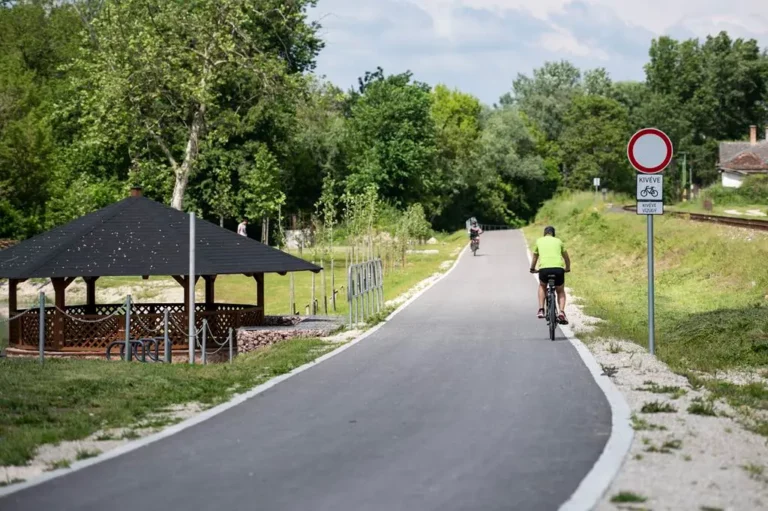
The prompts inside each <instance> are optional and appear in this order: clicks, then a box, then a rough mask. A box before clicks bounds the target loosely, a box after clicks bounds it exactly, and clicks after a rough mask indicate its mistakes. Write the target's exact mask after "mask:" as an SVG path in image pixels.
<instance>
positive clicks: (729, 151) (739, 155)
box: [719, 141, 768, 174]
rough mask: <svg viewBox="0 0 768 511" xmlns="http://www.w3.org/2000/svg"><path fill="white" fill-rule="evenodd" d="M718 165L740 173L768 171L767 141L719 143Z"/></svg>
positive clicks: (762, 172)
mask: <svg viewBox="0 0 768 511" xmlns="http://www.w3.org/2000/svg"><path fill="white" fill-rule="evenodd" d="M719 167H720V169H721V170H723V171H730V172H737V173H740V174H764V173H768V141H762V142H758V143H757V144H750V143H749V142H723V143H721V144H720V165H719Z"/></svg>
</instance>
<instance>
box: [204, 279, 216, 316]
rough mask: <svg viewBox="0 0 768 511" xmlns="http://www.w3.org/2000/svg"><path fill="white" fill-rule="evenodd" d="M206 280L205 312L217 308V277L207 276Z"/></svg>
mask: <svg viewBox="0 0 768 511" xmlns="http://www.w3.org/2000/svg"><path fill="white" fill-rule="evenodd" d="M203 279H204V280H205V310H207V311H212V310H214V308H215V306H216V275H206V276H204V277H203Z"/></svg>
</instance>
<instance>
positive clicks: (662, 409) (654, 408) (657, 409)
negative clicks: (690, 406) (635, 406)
mask: <svg viewBox="0 0 768 511" xmlns="http://www.w3.org/2000/svg"><path fill="white" fill-rule="evenodd" d="M640 411H641V412H642V413H674V412H676V411H677V409H676V408H675V407H674V406H672V404H670V403H663V402H660V401H651V402H650V403H645V404H644V405H643V407H642V408H641V409H640Z"/></svg>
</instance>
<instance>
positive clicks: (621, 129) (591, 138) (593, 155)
mask: <svg viewBox="0 0 768 511" xmlns="http://www.w3.org/2000/svg"><path fill="white" fill-rule="evenodd" d="M564 121H565V125H566V129H565V131H564V133H563V140H562V143H561V149H562V152H563V162H564V164H565V166H566V171H567V174H566V179H565V184H566V186H568V187H569V188H573V189H589V187H590V186H592V179H593V178H596V177H599V178H600V180H601V186H604V187H607V188H610V189H612V190H616V191H623V192H628V191H630V189H631V187H632V185H633V178H634V175H633V173H632V171H631V169H630V166H629V163H628V161H627V154H626V144H627V140H628V137H629V136H630V129H629V119H628V118H627V109H626V108H625V107H623V106H622V105H621V104H620V103H619V102H618V101H616V100H614V99H610V98H604V97H601V96H581V97H578V98H576V99H575V100H574V101H573V104H572V105H571V108H570V109H569V110H568V112H567V114H566V115H565V118H564Z"/></svg>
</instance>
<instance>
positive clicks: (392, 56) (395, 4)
mask: <svg viewBox="0 0 768 511" xmlns="http://www.w3.org/2000/svg"><path fill="white" fill-rule="evenodd" d="M765 1H766V0H740V2H739V3H738V8H734V7H735V5H734V4H733V3H727V2H724V1H723V0H643V1H638V0H320V1H319V4H318V7H317V8H316V9H314V14H313V17H314V18H316V19H321V22H322V24H323V26H324V29H323V32H322V36H323V38H324V40H325V41H326V48H325V49H324V50H323V52H322V53H321V55H320V57H319V59H318V72H319V73H320V74H327V75H328V78H330V79H331V80H332V81H334V82H335V83H337V84H338V85H340V86H342V87H348V86H351V85H353V84H355V83H356V80H357V77H358V76H361V75H363V74H364V73H365V71H367V70H372V69H375V67H376V66H379V65H381V66H382V67H383V68H384V70H385V71H386V72H388V73H397V72H401V71H405V70H407V69H410V70H412V71H413V72H414V73H415V77H416V78H417V79H420V80H424V81H426V82H428V83H431V84H435V83H439V82H441V83H446V84H447V85H449V86H452V87H460V88H462V89H464V90H467V91H468V92H472V93H474V94H476V95H478V96H479V97H480V98H481V99H482V100H484V101H486V102H489V103H490V102H493V101H496V100H497V99H498V97H499V96H500V95H501V94H503V93H504V92H506V91H508V90H509V88H510V86H511V83H512V80H513V79H514V77H515V76H516V75H517V74H518V73H530V72H531V71H532V70H533V69H534V68H536V67H540V66H541V65H542V64H543V63H544V61H545V60H557V59H569V60H571V61H572V62H573V63H574V64H576V65H577V66H579V67H581V68H583V69H585V68H593V67H598V66H602V67H605V68H607V69H608V71H609V72H610V73H611V74H612V76H613V77H614V79H617V80H626V79H642V78H643V76H644V73H643V64H645V62H646V61H647V58H648V47H649V45H650V40H651V38H653V37H657V36H659V35H662V34H667V33H669V34H671V35H673V36H674V37H676V38H684V37H694V36H698V37H704V36H706V35H708V34H716V33H717V32H719V31H721V30H727V31H728V33H729V34H731V35H732V36H735V37H754V38H757V39H758V40H759V41H760V43H761V45H763V46H764V47H765V46H768V9H766V8H765V7H764V5H765Z"/></svg>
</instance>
